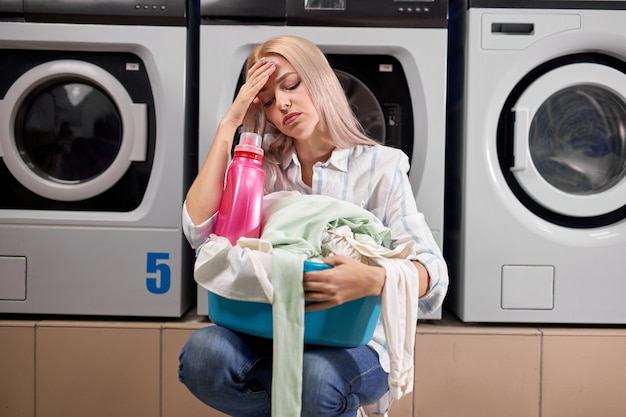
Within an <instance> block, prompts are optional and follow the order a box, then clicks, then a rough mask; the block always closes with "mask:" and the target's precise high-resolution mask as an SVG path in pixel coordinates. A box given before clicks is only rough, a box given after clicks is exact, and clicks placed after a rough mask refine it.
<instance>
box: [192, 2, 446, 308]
mask: <svg viewBox="0 0 626 417" xmlns="http://www.w3.org/2000/svg"><path fill="white" fill-rule="evenodd" d="M200 6H201V7H200V14H201V27H200V98H199V102H200V104H199V109H200V115H201V117H200V119H201V123H200V126H199V141H200V143H199V150H198V154H199V157H200V159H202V160H204V157H205V155H206V154H207V152H208V150H209V148H210V146H211V140H212V138H213V135H214V133H215V130H216V128H217V125H218V123H219V121H220V119H221V118H222V117H223V115H224V114H225V113H226V111H227V110H228V108H229V106H230V104H231V103H232V100H233V99H234V97H235V94H236V92H237V90H238V87H239V86H240V84H241V83H242V78H241V77H242V70H243V66H244V64H245V60H246V58H247V57H248V54H249V53H250V52H251V51H252V49H253V48H254V47H255V46H256V45H258V44H260V43H262V42H264V41H265V40H267V39H268V38H270V37H272V36H278V35H296V36H301V37H304V38H307V39H309V40H310V41H312V42H313V43H315V44H317V45H318V46H319V47H320V48H321V49H322V51H323V52H324V53H325V54H326V56H327V57H328V60H329V62H330V64H331V66H333V68H334V69H335V72H336V73H337V76H338V77H339V78H340V80H341V82H342V84H343V85H344V89H345V90H346V93H347V94H348V98H349V100H350V102H351V103H352V104H353V105H354V108H355V114H356V115H357V117H358V118H359V119H360V120H361V122H362V124H363V126H364V128H365V129H366V130H367V131H368V133H369V134H370V135H371V136H372V137H374V138H376V139H378V140H379V141H380V142H381V143H385V144H387V145H390V146H395V147H398V148H400V149H402V150H404V152H405V153H406V154H407V155H408V157H409V159H410V161H411V170H410V173H409V179H410V181H411V185H412V186H413V190H414V192H415V193H416V196H415V197H416V200H417V207H418V209H419V210H420V211H421V212H422V213H423V214H424V216H425V218H426V221H427V223H428V224H429V226H430V228H431V229H432V232H433V235H434V237H435V239H436V241H437V243H438V244H439V245H440V246H441V245H442V243H443V194H444V190H443V187H444V158H445V157H444V154H445V151H444V147H445V98H446V93H445V91H446V63H447V23H448V19H447V16H448V3H447V0H435V1H426V2H422V1H420V2H417V1H391V0H388V1H383V2H373V1H365V0H362V1H359V2H352V3H350V2H345V1H341V0H338V1H325V2H318V1H301V0H272V1H266V2H259V3H254V4H251V3H250V2H245V1H243V0H238V1H227V0H223V1H220V0H218V1H215V0H207V1H201V3H200ZM207 312H208V302H207V293H206V290H204V289H203V288H198V314H200V315H206V314H207ZM440 317H441V311H440V310H437V311H436V312H434V313H433V314H431V315H429V316H428V317H427V318H433V319H436V318H440Z"/></svg>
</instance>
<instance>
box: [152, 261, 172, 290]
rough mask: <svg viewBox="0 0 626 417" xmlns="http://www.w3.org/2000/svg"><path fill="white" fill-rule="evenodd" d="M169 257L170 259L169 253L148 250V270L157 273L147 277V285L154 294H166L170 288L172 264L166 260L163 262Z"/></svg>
mask: <svg viewBox="0 0 626 417" xmlns="http://www.w3.org/2000/svg"><path fill="white" fill-rule="evenodd" d="M168 259H170V254H169V253H160V252H148V257H147V259H146V272H147V273H148V274H156V275H157V276H156V277H152V278H151V277H148V278H147V279H146V287H147V288H148V291H150V292H151V293H153V294H165V293H166V292H168V291H169V290H170V285H171V281H172V272H171V269H170V266H169V265H168V264H167V263H166V262H162V261H163V260H168ZM159 278H160V280H159ZM159 284H160V285H159Z"/></svg>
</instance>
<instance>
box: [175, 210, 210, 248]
mask: <svg viewBox="0 0 626 417" xmlns="http://www.w3.org/2000/svg"><path fill="white" fill-rule="evenodd" d="M216 214H217V213H216ZM216 214H214V215H213V216H211V217H210V218H208V219H207V220H205V221H204V222H202V223H201V224H198V225H196V224H194V223H193V221H192V220H191V217H189V212H188V211H187V201H185V202H184V203H183V215H182V222H183V233H184V235H185V237H186V238H187V241H188V242H189V244H190V245H191V247H192V248H193V249H194V250H196V249H198V247H199V246H200V245H202V244H203V243H204V242H205V241H206V240H207V239H208V238H209V236H210V235H211V233H213V232H214V231H215V216H216Z"/></svg>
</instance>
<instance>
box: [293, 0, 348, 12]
mask: <svg viewBox="0 0 626 417" xmlns="http://www.w3.org/2000/svg"><path fill="white" fill-rule="evenodd" d="M356 1H358V0H356ZM304 10H346V0H304Z"/></svg>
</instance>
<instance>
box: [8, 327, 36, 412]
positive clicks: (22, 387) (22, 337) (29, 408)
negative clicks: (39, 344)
mask: <svg viewBox="0 0 626 417" xmlns="http://www.w3.org/2000/svg"><path fill="white" fill-rule="evenodd" d="M34 405H35V322H34V321H0V415H2V417H18V416H19V417H34V416H35V406H34Z"/></svg>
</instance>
